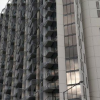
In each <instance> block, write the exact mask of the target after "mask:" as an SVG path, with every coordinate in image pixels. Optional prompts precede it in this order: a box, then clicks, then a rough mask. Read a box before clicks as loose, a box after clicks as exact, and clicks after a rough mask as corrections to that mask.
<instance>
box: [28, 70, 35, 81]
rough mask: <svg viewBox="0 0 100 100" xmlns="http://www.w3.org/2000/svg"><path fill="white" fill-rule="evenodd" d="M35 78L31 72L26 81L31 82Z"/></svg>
mask: <svg viewBox="0 0 100 100" xmlns="http://www.w3.org/2000/svg"><path fill="white" fill-rule="evenodd" d="M35 78H36V72H31V73H29V75H28V76H27V80H32V79H35Z"/></svg>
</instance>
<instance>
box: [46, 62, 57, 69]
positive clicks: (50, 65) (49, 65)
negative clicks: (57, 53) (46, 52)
mask: <svg viewBox="0 0 100 100" xmlns="http://www.w3.org/2000/svg"><path fill="white" fill-rule="evenodd" d="M44 68H46V69H57V68H58V63H57V62H46V63H45V64H44Z"/></svg>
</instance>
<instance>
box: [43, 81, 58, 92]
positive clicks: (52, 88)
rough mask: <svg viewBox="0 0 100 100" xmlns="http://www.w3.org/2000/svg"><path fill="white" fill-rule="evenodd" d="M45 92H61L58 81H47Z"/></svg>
mask: <svg viewBox="0 0 100 100" xmlns="http://www.w3.org/2000/svg"><path fill="white" fill-rule="evenodd" d="M44 92H46V93H59V85H58V82H57V83H47V85H46V86H45V87H44Z"/></svg>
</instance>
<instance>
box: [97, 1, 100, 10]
mask: <svg viewBox="0 0 100 100" xmlns="http://www.w3.org/2000/svg"><path fill="white" fill-rule="evenodd" d="M96 7H97V9H99V8H100V7H99V1H96Z"/></svg>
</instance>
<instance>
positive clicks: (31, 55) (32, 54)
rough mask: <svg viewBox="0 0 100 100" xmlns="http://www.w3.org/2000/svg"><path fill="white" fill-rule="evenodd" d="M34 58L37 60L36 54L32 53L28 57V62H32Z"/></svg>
mask: <svg viewBox="0 0 100 100" xmlns="http://www.w3.org/2000/svg"><path fill="white" fill-rule="evenodd" d="M33 58H36V53H31V54H29V55H28V61H30V60H31V59H33Z"/></svg>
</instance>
